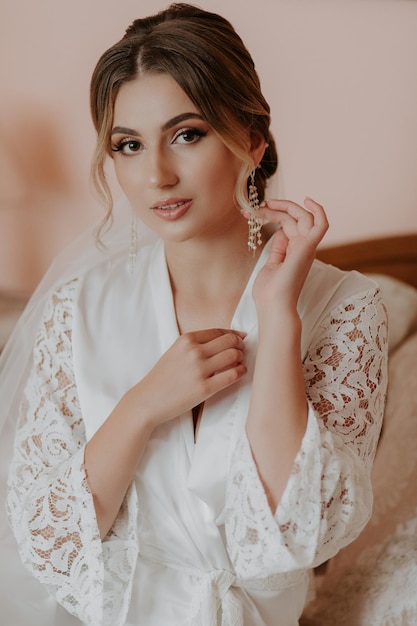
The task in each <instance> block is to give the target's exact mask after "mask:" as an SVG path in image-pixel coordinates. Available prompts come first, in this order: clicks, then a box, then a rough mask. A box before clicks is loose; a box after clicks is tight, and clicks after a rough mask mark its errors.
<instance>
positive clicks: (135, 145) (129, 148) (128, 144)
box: [112, 139, 142, 156]
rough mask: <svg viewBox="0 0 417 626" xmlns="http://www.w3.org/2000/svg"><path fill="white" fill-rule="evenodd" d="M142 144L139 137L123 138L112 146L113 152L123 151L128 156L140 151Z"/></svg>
mask: <svg viewBox="0 0 417 626" xmlns="http://www.w3.org/2000/svg"><path fill="white" fill-rule="evenodd" d="M141 149H142V144H141V143H140V141H137V139H122V140H121V141H119V142H118V143H116V144H115V145H114V146H113V147H112V151H113V152H121V153H122V154H125V155H126V156H131V155H132V154H136V153H137V152H140V150H141Z"/></svg>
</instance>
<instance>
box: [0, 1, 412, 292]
mask: <svg viewBox="0 0 417 626" xmlns="http://www.w3.org/2000/svg"><path fill="white" fill-rule="evenodd" d="M197 4H200V6H203V7H204V8H207V9H211V10H215V11H218V12H220V13H222V14H223V15H225V16H226V17H228V18H229V19H231V20H232V22H233V23H234V25H235V26H236V28H237V30H238V31H239V33H240V34H241V35H242V37H243V39H244V40H245V41H246V43H247V45H248V47H249V49H250V50H251V52H252V53H253V56H254V59H255V62H256V65H257V68H258V72H259V74H260V76H261V80H262V83H263V86H264V91H265V94H266V96H267V98H268V99H269V101H270V103H271V107H272V114H273V129H274V132H275V135H276V138H277V141H278V147H279V154H280V172H279V176H278V177H277V178H276V180H274V182H273V184H272V186H271V191H270V194H271V195H275V196H281V197H288V198H292V199H294V200H295V201H297V202H301V201H302V199H303V198H304V196H305V195H310V196H312V197H314V198H316V199H317V200H318V201H320V202H322V203H323V204H324V205H325V206H326V208H327V210H328V214H329V218H330V222H331V229H330V231H329V233H328V235H327V237H326V243H329V244H330V243H337V242H344V241H350V240H352V239H364V238H366V237H373V236H383V235H386V234H392V233H404V232H410V231H417V176H416V164H417V115H416V111H417V80H416V73H415V71H416V70H415V68H416V62H417V37H416V36H415V33H416V24H417V2H416V1H414V0H259V1H258V2H257V3H253V2H252V3H242V2H241V0H226V1H225V0H200V2H197ZM166 5H167V1H165V0H123V2H120V3H117V4H116V3H114V2H112V1H110V0H89V1H88V2H85V1H84V0H72V1H71V2H66V3H63V2H62V3H60V2H56V0H37V2H32V1H31V0H19V2H15V1H14V0H2V3H1V7H0V72H1V77H2V97H1V99H0V289H14V290H20V291H26V292H29V291H31V290H32V289H33V287H34V286H35V285H36V283H37V282H38V280H39V279H40V277H41V275H42V273H43V272H44V271H45V269H46V267H47V265H48V264H49V262H50V260H51V258H52V257H53V256H54V255H55V254H56V252H58V251H59V250H60V249H62V247H63V246H64V245H65V244H66V243H67V242H68V241H70V240H71V239H73V238H74V237H75V236H76V235H77V234H78V233H79V232H80V231H81V230H83V229H84V228H85V227H86V226H87V225H88V224H90V223H92V222H93V221H95V220H96V219H97V217H98V216H99V215H100V214H101V207H100V204H99V201H98V200H97V198H96V197H95V195H94V193H93V191H92V189H91V186H90V183H89V163H90V155H91V152H92V149H93V144H94V134H93V130H92V126H91V123H90V119H89V110H88V83H89V78H90V75H91V72H92V69H93V67H94V65H95V62H96V60H97V58H98V56H99V55H100V54H101V52H102V51H104V49H105V48H106V47H108V46H109V45H111V44H112V43H113V42H114V41H116V39H118V38H119V37H120V36H121V35H122V33H123V31H124V29H125V27H126V26H127V25H128V24H129V22H130V21H132V20H133V19H134V18H136V17H140V16H143V15H147V14H149V13H152V12H154V11H155V10H158V9H160V8H164V7H165V6H166ZM255 7H256V9H257V12H256V13H255ZM114 188H115V194H116V196H117V195H118V193H119V192H118V190H117V186H116V185H114Z"/></svg>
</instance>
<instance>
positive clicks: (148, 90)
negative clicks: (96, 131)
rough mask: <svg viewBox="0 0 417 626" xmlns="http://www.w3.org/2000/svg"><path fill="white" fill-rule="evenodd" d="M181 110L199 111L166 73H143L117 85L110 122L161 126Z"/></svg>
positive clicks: (182, 111)
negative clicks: (117, 89)
mask: <svg viewBox="0 0 417 626" xmlns="http://www.w3.org/2000/svg"><path fill="white" fill-rule="evenodd" d="M184 112H190V113H200V111H199V110H198V109H197V107H196V106H195V105H194V104H193V102H192V101H191V100H190V98H189V97H188V96H187V94H186V93H185V91H183V89H182V88H181V87H180V86H179V84H178V83H177V82H176V81H175V80H174V79H173V78H172V77H171V76H170V75H169V74H162V73H161V74H156V73H145V74H142V75H141V76H140V77H138V78H135V79H134V80H131V81H129V82H127V83H124V84H123V85H122V86H121V87H120V89H119V92H118V94H117V97H116V101H115V105H114V113H113V123H114V125H122V124H123V125H129V124H130V125H132V124H133V123H135V124H136V126H137V125H138V124H140V125H141V126H146V125H150V126H152V125H157V126H161V125H163V124H164V122H166V121H167V120H169V119H171V118H173V117H175V116H177V115H180V114H181V113H184Z"/></svg>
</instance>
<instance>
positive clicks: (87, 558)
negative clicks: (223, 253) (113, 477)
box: [8, 243, 387, 626]
mask: <svg viewBox="0 0 417 626" xmlns="http://www.w3.org/2000/svg"><path fill="white" fill-rule="evenodd" d="M267 253H268V250H267V249H266V250H264V252H263V254H262V255H261V258H260V259H259V261H258V264H257V266H256V268H255V270H254V272H253V275H252V277H251V279H250V281H249V283H248V285H247V287H246V290H245V292H244V294H243V296H242V299H241V301H240V303H239V305H238V307H237V309H236V312H235V316H234V319H233V323H232V327H234V328H238V329H240V330H244V331H246V332H247V333H248V334H247V338H246V340H245V341H246V344H247V349H246V350H247V359H248V370H249V371H248V375H247V376H246V377H245V379H244V380H243V381H241V382H240V383H239V384H237V385H234V386H233V387H232V388H229V389H228V390H226V391H224V392H222V393H220V394H218V395H217V396H216V397H214V398H212V399H211V400H209V401H208V402H207V403H206V406H205V410H204V415H203V419H202V422H201V426H200V429H199V433H198V438H197V441H196V442H194V434H193V427H192V417H191V414H186V415H182V416H180V417H179V418H178V419H176V420H172V421H171V422H169V423H167V424H164V425H163V426H161V427H159V428H158V429H156V431H155V432H154V433H153V436H152V438H151V439H150V441H149V444H148V446H147V450H146V452H145V455H144V457H143V459H142V461H141V463H140V465H139V467H138V470H137V472H136V475H135V479H134V481H133V482H132V485H131V487H130V489H129V491H128V493H127V495H126V498H125V502H124V504H123V506H122V508H121V510H120V513H119V515H118V518H117V520H116V521H115V523H114V526H113V528H112V530H111V531H110V533H109V535H108V536H107V538H106V539H105V541H103V542H101V541H100V537H99V531H98V527H97V523H96V518H95V512H94V506H93V500H92V495H91V493H90V490H89V487H88V481H87V477H86V474H85V470H84V465H83V455H84V446H85V443H86V441H88V439H89V438H91V436H92V435H93V434H94V432H95V431H96V430H97V428H99V426H100V424H101V423H102V422H103V421H104V419H105V418H106V416H107V415H108V414H109V413H110V412H111V410H112V409H113V407H114V406H115V404H116V403H117V402H118V400H119V399H120V397H121V396H122V395H123V393H125V391H127V389H129V388H130V387H131V386H132V385H133V384H135V382H137V380H139V379H140V378H141V377H142V376H143V375H144V374H145V373H146V372H147V371H148V370H149V368H151V367H152V365H153V364H154V363H155V362H156V361H157V360H158V358H159V357H160V356H161V354H163V352H164V351H165V350H166V349H167V348H168V347H169V346H170V345H171V344H172V342H173V341H174V340H175V338H176V337H177V336H178V329H177V325H176V321H175V311H174V306H173V301H172V294H171V289H170V285H169V276H168V273H167V268H166V264H165V258H164V254H163V247H162V245H161V244H160V243H159V244H157V245H156V246H154V247H152V248H145V249H144V250H142V251H141V253H140V255H139V258H138V261H137V266H136V274H135V275H134V276H133V277H132V276H131V275H130V274H129V272H128V270H127V269H126V267H125V265H126V264H125V263H124V262H122V261H121V262H119V263H116V264H115V265H114V266H113V267H111V268H110V267H108V266H107V265H105V264H103V266H102V267H100V268H98V269H96V270H94V271H93V272H91V273H90V274H89V275H87V276H85V277H84V278H83V279H76V280H74V281H72V282H71V283H69V284H66V285H64V286H62V288H60V289H59V290H58V291H57V292H56V293H54V294H53V295H52V296H51V298H50V300H49V303H48V306H47V308H46V310H45V314H44V317H43V322H42V325H41V328H40V330H39V335H38V338H37V342H36V346H35V350H34V366H33V370H32V373H31V375H30V378H29V380H28V383H27V386H26V391H25V398H24V402H23V404H22V410H21V416H20V423H19V426H18V431H17V439H16V447H15V454H14V458H13V461H12V464H11V468H10V473H9V496H8V513H9V519H10V521H11V525H12V527H13V530H14V534H15V537H16V540H17V543H18V546H19V551H20V555H21V558H22V560H23V562H24V563H25V564H26V566H27V567H28V568H29V569H30V570H31V571H32V573H33V574H34V576H35V577H36V578H37V579H38V580H39V581H40V582H41V583H43V584H44V585H45V586H46V587H47V588H48V589H49V591H50V592H51V593H52V594H53V595H54V596H55V597H56V599H57V601H58V602H59V603H60V604H61V605H63V606H64V607H65V608H66V609H67V611H68V612H69V613H71V614H73V615H75V616H76V617H77V618H78V619H79V620H81V621H82V622H83V623H85V624H88V625H91V626H99V625H100V626H101V625H103V626H104V625H109V626H110V625H111V626H119V625H120V626H121V625H122V624H126V625H128V626H138V625H142V624H146V626H174V625H178V626H186V625H187V626H192V625H193V626H214V625H215V624H218V623H219V624H220V623H221V624H222V625H223V626H236V625H243V624H244V625H245V626H262V625H264V626H294V625H295V624H297V623H298V618H299V616H300V614H301V612H302V609H303V606H304V603H305V601H306V595H307V588H308V570H309V569H310V568H312V567H314V566H316V565H318V564H320V563H321V562H323V561H325V560H326V559H328V558H329V557H331V556H332V555H334V554H335V553H336V552H337V551H338V550H339V549H340V548H341V547H342V546H344V545H346V544H347V543H349V542H350V541H352V540H353V539H354V538H355V537H356V536H357V535H358V533H359V532H360V531H361V529H362V528H363V526H364V525H365V523H366V522H367V520H368V518H369V515H370V511H371V505H372V494H371V488H370V480H369V477H370V470H371V464H372V460H373V457H374V453H375V448H376V443H377V440H378V436H379V432H380V427H381V420H382V414H383V404H384V394H385V388H386V340H387V333H386V317H385V310H384V307H383V304H382V303H381V300H380V295H379V292H378V289H377V288H376V286H375V284H374V283H373V282H371V281H370V280H368V279H365V278H364V277H362V276H360V275H358V274H356V273H350V274H345V273H342V272H340V271H339V270H336V269H335V268H332V267H329V266H325V265H324V264H322V263H319V262H315V264H314V266H313V268H312V270H311V272H310V275H309V277H308V279H307V282H306V285H305V287H304V289H303V292H302V294H301V297H300V303H299V312H300V315H301V317H302V320H303V337H302V344H303V345H302V358H303V363H304V372H305V381H306V388H307V392H308V398H309V415H308V424H307V429H306V432H305V435H304V438H303V441H302V445H301V449H300V451H299V453H298V455H297V457H296V459H295V462H294V467H293V471H292V474H291V476H290V478H289V481H288V484H287V486H286V489H285V492H284V494H283V496H282V499H281V501H280V503H279V505H278V507H277V510H276V511H275V513H273V512H272V511H271V510H270V508H269V506H268V503H267V499H266V496H265V493H264V490H263V487H262V484H261V482H260V480H259V477H258V474H257V470H256V467H255V464H254V461H253V458H252V456H251V452H250V448H249V444H248V441H247V438H246V435H245V429H244V425H245V419H246V414H247V407H248V402H249V396H250V380H251V371H253V365H254V359H255V354H256V345H257V324H256V311H255V307H254V303H253V300H252V298H251V288H252V284H253V281H254V278H255V276H256V273H257V271H258V270H259V267H260V266H261V265H262V264H263V263H264V262H265V258H266V255H267ZM278 348H279V347H278ZM179 366H180V364H179ZM161 393H163V389H161ZM109 463H111V458H109ZM22 601H24V597H23V598H22ZM56 623H57V624H61V623H63V621H61V622H60V621H59V619H58V621H57V622H56ZM71 623H79V622H78V620H74V622H72V621H71Z"/></svg>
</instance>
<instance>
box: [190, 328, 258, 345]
mask: <svg viewBox="0 0 417 626" xmlns="http://www.w3.org/2000/svg"><path fill="white" fill-rule="evenodd" d="M230 334H232V335H236V336H237V337H239V338H240V339H244V338H245V337H246V333H244V332H242V331H240V330H233V329H231V328H205V329H202V330H194V331H192V332H189V333H184V335H182V336H183V337H188V338H189V339H190V340H191V341H194V342H195V343H200V344H205V343H208V342H210V341H213V340H215V339H217V338H220V337H223V336H224V335H230Z"/></svg>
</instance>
